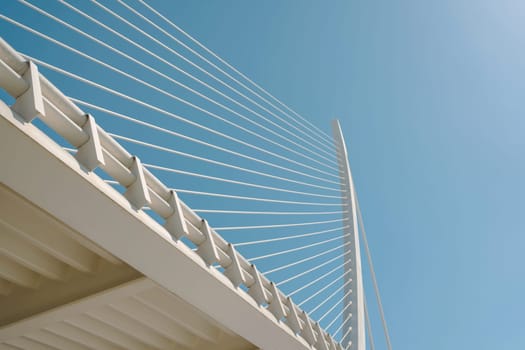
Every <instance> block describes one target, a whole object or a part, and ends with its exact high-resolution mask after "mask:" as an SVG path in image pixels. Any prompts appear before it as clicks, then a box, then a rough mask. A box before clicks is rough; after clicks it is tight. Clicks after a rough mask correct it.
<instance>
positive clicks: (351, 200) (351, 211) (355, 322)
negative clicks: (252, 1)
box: [332, 120, 366, 350]
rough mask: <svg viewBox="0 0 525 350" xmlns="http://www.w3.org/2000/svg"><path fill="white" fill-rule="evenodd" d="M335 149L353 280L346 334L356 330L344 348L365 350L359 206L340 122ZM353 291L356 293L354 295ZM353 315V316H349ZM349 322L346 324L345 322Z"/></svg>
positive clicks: (347, 259)
mask: <svg viewBox="0 0 525 350" xmlns="http://www.w3.org/2000/svg"><path fill="white" fill-rule="evenodd" d="M332 129H333V134H334V141H335V147H336V152H337V161H338V164H339V174H340V176H341V194H342V197H344V198H343V201H342V205H343V210H344V211H345V212H346V213H344V214H343V218H344V224H345V226H347V228H345V231H344V234H345V243H347V242H350V244H346V245H345V253H347V254H345V271H344V273H345V276H346V277H345V283H346V282H348V280H350V279H351V281H350V282H349V283H347V284H346V286H345V290H344V292H345V295H346V297H345V300H344V305H345V306H346V305H348V303H350V302H351V303H352V305H351V306H350V307H349V308H347V309H346V311H345V312H344V314H343V322H346V324H344V325H343V332H342V334H346V333H347V330H348V329H350V328H352V330H351V331H350V334H349V336H347V337H346V338H345V339H343V340H342V345H343V347H344V348H346V347H347V346H348V345H347V344H350V342H351V344H352V345H351V347H350V349H355V350H365V347H366V343H365V314H364V312H365V311H364V301H363V300H364V294H363V293H364V292H363V275H362V271H361V252H360V246H359V229H358V225H357V205H356V199H355V192H354V183H353V180H352V173H351V172H350V164H349V162H348V153H347V152H346V145H345V141H344V138H343V133H342V131H341V126H340V125H339V121H338V120H334V121H333V122H332ZM349 290H352V292H351V293H347V292H349ZM350 314H351V315H352V316H351V317H349V315H350ZM344 320H346V321H344Z"/></svg>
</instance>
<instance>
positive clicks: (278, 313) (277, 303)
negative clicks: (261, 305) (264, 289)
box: [268, 282, 286, 321]
mask: <svg viewBox="0 0 525 350" xmlns="http://www.w3.org/2000/svg"><path fill="white" fill-rule="evenodd" d="M270 291H271V292H272V295H273V298H272V300H270V303H269V304H268V310H270V312H271V313H272V314H273V315H274V316H275V318H277V320H278V321H280V320H281V319H282V318H283V317H284V316H285V315H286V312H285V311H284V305H283V302H282V300H281V298H280V297H279V290H278V289H277V286H276V285H275V283H273V282H270Z"/></svg>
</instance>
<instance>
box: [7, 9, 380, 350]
mask: <svg viewBox="0 0 525 350" xmlns="http://www.w3.org/2000/svg"><path fill="white" fill-rule="evenodd" d="M17 1H18V2H17V5H16V8H13V9H12V10H11V11H10V12H11V13H10V15H7V14H3V13H0V19H2V20H3V21H4V25H8V26H9V28H10V30H14V31H16V33H17V35H20V36H21V37H23V38H27V40H26V42H27V43H29V42H32V41H35V40H38V42H39V44H40V45H38V46H36V45H26V46H27V47H25V48H24V49H23V50H20V51H22V52H24V55H25V57H26V58H27V59H30V60H32V61H33V62H35V63H37V64H38V66H39V67H40V68H41V69H42V70H43V71H45V72H46V75H47V76H50V77H52V78H53V80H54V81H55V82H57V85H58V86H60V88H61V90H62V91H66V92H67V93H68V94H69V98H70V99H71V100H72V101H73V102H75V103H76V104H78V105H80V106H82V107H84V108H85V109H86V110H87V111H90V112H91V113H92V114H93V115H96V116H97V122H98V124H100V125H101V126H102V127H103V128H104V129H105V130H107V131H108V132H109V135H110V136H112V137H113V138H115V139H116V140H118V141H119V142H120V143H121V144H123V145H125V146H126V148H127V149H128V150H130V152H132V153H133V154H136V155H138V156H139V157H140V158H141V159H142V160H143V162H144V166H145V167H146V168H147V169H149V170H150V171H151V172H152V173H154V174H155V175H156V176H157V177H158V178H159V179H161V180H162V181H163V182H164V183H165V184H169V185H170V186H171V187H172V189H174V190H175V191H176V192H177V193H178V194H179V196H180V197H181V198H182V199H183V200H184V202H186V203H187V204H188V205H189V206H190V207H191V208H194V211H195V212H197V213H199V214H201V215H202V216H204V217H206V219H207V220H208V222H209V223H210V225H211V226H212V227H214V229H215V230H216V231H218V232H220V233H221V235H222V236H223V237H224V238H225V239H226V240H227V241H229V242H231V243H232V244H233V245H234V246H235V247H236V248H237V249H238V251H239V252H240V253H241V254H242V255H244V256H245V257H246V258H247V259H248V260H249V262H251V263H256V264H257V266H258V270H259V271H261V272H262V273H263V274H264V275H266V277H268V278H269V279H270V280H272V281H274V282H275V284H276V286H278V287H279V288H280V289H281V290H282V291H283V292H284V293H285V294H287V295H288V296H290V297H292V298H293V299H294V301H295V302H296V303H297V305H298V306H300V307H301V308H302V309H304V310H305V311H307V312H308V314H309V315H310V316H311V317H312V318H313V319H315V320H317V321H318V322H319V323H320V325H321V326H322V327H323V328H324V329H325V330H326V331H327V332H329V333H331V334H332V336H333V337H334V339H336V340H339V341H340V342H341V343H345V340H346V339H347V337H348V335H349V332H350V331H351V329H348V330H346V329H344V325H345V324H346V322H347V321H348V317H350V316H351V315H350V314H348V312H347V311H348V307H349V306H350V305H349V304H347V305H345V304H344V302H343V301H344V300H345V299H346V298H347V297H348V295H349V294H351V293H352V290H351V289H349V288H348V285H349V284H350V283H351V281H352V280H351V278H350V277H349V275H348V273H349V272H350V270H349V269H348V268H347V266H346V265H347V264H348V263H349V261H350V260H349V257H348V256H347V255H348V254H350V251H351V250H352V249H353V247H351V246H350V245H351V244H350V241H349V240H347V239H346V238H348V234H347V233H345V232H346V231H347V229H348V228H349V227H348V224H347V220H345V216H347V214H348V212H346V211H345V209H344V208H345V207H344V206H342V205H341V203H342V201H345V200H348V198H347V197H346V196H345V195H342V193H345V192H344V188H343V192H342V191H341V187H340V186H341V172H340V170H339V162H338V161H339V160H338V158H337V157H338V156H337V152H336V149H335V146H334V142H333V140H332V137H331V136H329V135H328V134H327V133H325V132H324V131H322V130H321V129H320V128H318V127H317V126H315V125H314V124H312V123H311V122H309V121H308V120H307V119H306V118H304V117H302V116H301V115H300V114H298V113H296V112H294V111H293V110H292V109H290V108H289V107H287V106H286V105H285V104H284V103H282V102H281V101H280V100H278V99H277V98H275V97H274V96H273V95H271V94H270V93H268V92H267V91H266V90H264V89H263V88H261V87H260V86H259V85H257V84H256V83H254V82H253V81H252V80H251V79H249V78H248V77H247V76H245V75H244V74H242V73H241V72H240V71H239V70H237V69H236V68H235V67H233V66H232V65H230V64H229V63H227V62H226V61H225V60H223V59H222V58H221V57H219V56H218V55H217V54H215V53H214V52H213V51H211V50H209V49H208V48H207V47H206V46H204V45H203V44H201V43H200V42H199V41H197V40H196V39H194V38H193V37H192V36H190V35H189V34H187V33H186V32H185V31H183V30H182V29H181V28H179V27H178V26H177V25H176V24H174V23H173V22H172V21H171V20H169V19H168V18H167V17H165V16H164V15H162V14H161V13H160V12H159V11H157V10H156V9H155V8H153V7H152V6H151V5H150V4H148V3H147V2H145V1H143V0H136V1H123V0H117V1H111V2H110V1H107V2H104V3H102V2H100V1H96V0H90V1H72V0H57V1H53V2H51V1H47V2H41V3H38V4H36V3H33V2H31V1H27V0H17ZM13 6H14V5H13ZM35 47H39V49H35ZM42 48H46V49H45V50H43V49H42ZM47 48H49V49H47ZM42 127H45V126H42ZM61 142H62V145H63V146H64V147H65V148H66V149H70V148H69V145H68V144H66V143H63V142H64V141H61ZM99 175H100V176H102V177H104V176H105V175H104V173H102V172H100V173H99ZM106 178H107V177H106ZM107 182H108V183H110V184H112V185H114V186H115V188H117V189H118V190H120V191H124V189H123V188H120V186H119V185H118V183H116V182H114V181H111V180H109V179H108V180H107ZM150 214H151V215H152V216H153V217H154V218H155V213H153V212H151V213H150ZM186 243H187V244H188V245H190V246H192V243H191V242H186ZM365 245H366V239H365ZM366 250H367V252H368V247H366ZM373 277H374V286H375V287H377V284H375V276H373ZM381 313H382V309H381ZM381 316H382V317H383V314H381ZM383 320H384V317H383ZM385 329H386V325H385ZM369 334H371V332H369ZM372 344H373V343H372ZM388 344H390V342H389V339H388ZM372 346H373V345H372ZM389 348H390V345H389Z"/></svg>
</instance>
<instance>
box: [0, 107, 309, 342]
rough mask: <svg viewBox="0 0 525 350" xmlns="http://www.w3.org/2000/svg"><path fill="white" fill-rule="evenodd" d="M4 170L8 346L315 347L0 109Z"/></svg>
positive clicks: (1, 232)
mask: <svg viewBox="0 0 525 350" xmlns="http://www.w3.org/2000/svg"><path fill="white" fill-rule="evenodd" d="M0 164H1V171H0V183H1V185H0V239H1V241H2V242H1V245H0V246H1V254H0V262H1V264H0V278H1V279H0V310H2V312H1V315H0V327H1V328H0V349H77V348H78V349H86V348H96V349H178V348H181V349H186V348H199V349H203V348H213V349H223V348H224V349H226V348H227V349H253V348H264V349H305V348H309V345H308V344H307V343H306V341H304V339H302V338H300V337H297V336H296V335H295V334H294V333H293V332H292V331H291V330H290V328H288V326H286V325H284V324H283V323H281V322H278V321H277V320H276V319H275V317H274V316H273V315H272V314H271V313H270V312H269V311H268V310H266V309H265V308H263V307H261V306H259V305H258V304H257V303H256V302H255V301H254V300H253V299H252V298H251V297H250V296H249V295H248V294H246V293H245V292H244V291H242V290H240V289H239V288H235V287H234V286H233V285H232V283H231V282H230V281H229V280H228V278H226V277H225V276H224V275H223V274H222V273H221V272H219V271H218V270H217V269H216V268H214V267H210V266H208V265H207V264H206V263H205V262H204V261H203V260H202V259H201V258H200V257H199V256H198V255H197V254H196V253H195V252H193V251H192V250H191V249H190V248H188V247H187V246H186V245H184V244H183V243H182V242H180V241H179V242H176V241H174V240H173V239H172V238H171V236H169V235H168V234H167V232H166V230H165V229H164V228H163V227H162V226H160V224H158V223H157V222H156V221H154V220H153V219H152V218H151V217H149V216H148V215H146V214H145V213H143V212H142V211H140V210H136V209H134V208H133V206H132V205H130V203H129V201H127V200H126V199H125V198H124V197H123V196H122V195H121V194H120V193H119V192H117V191H116V190H115V189H114V188H112V187H111V186H109V185H107V184H106V183H104V181H102V179H100V178H99V177H98V176H97V175H95V174H94V173H92V172H87V171H86V170H85V169H84V168H83V167H82V166H80V164H79V163H78V161H77V160H76V159H75V158H74V157H73V156H72V155H70V154H69V153H68V152H66V151H64V150H63V149H62V148H61V147H59V146H58V145H57V144H56V143H55V142H54V141H52V140H51V139H50V138H49V137H48V136H47V135H45V134H44V133H43V132H41V131H40V130H39V129H38V128H36V127H35V126H33V125H32V124H30V123H26V122H23V121H22V119H21V118H20V117H18V116H17V115H16V114H15V113H14V112H13V111H12V110H11V109H10V108H9V107H8V106H7V105H6V104H5V103H3V102H0ZM100 247H104V249H102V248H100ZM145 276H147V277H145Z"/></svg>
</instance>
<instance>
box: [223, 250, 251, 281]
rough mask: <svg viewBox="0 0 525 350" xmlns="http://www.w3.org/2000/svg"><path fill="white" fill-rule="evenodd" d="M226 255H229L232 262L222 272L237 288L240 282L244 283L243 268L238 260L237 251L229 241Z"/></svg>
mask: <svg viewBox="0 0 525 350" xmlns="http://www.w3.org/2000/svg"><path fill="white" fill-rule="evenodd" d="M228 255H229V256H230V259H231V260H232V263H231V264H230V266H228V267H227V268H226V269H224V274H225V275H226V277H228V278H229V279H230V281H231V282H232V283H233V285H234V286H235V287H236V288H237V287H238V286H240V285H241V284H243V283H246V278H245V276H244V270H243V269H242V267H241V264H240V262H239V257H238V256H237V251H236V250H235V247H234V246H233V245H232V244H231V243H228Z"/></svg>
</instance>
